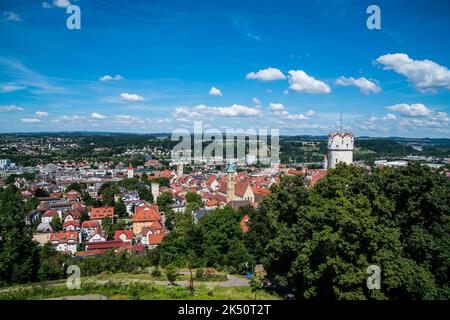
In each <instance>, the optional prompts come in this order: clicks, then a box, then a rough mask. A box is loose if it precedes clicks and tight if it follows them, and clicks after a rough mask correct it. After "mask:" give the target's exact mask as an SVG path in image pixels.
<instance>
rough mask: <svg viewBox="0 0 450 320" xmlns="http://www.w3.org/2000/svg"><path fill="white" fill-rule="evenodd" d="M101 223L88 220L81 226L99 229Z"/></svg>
mask: <svg viewBox="0 0 450 320" xmlns="http://www.w3.org/2000/svg"><path fill="white" fill-rule="evenodd" d="M99 225H100V224H99V222H98V221H96V220H86V221H83V223H82V224H81V227H82V228H98V227H99Z"/></svg>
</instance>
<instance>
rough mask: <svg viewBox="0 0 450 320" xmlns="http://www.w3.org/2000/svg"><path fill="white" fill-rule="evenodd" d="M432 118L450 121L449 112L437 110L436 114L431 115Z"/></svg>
mask: <svg viewBox="0 0 450 320" xmlns="http://www.w3.org/2000/svg"><path fill="white" fill-rule="evenodd" d="M431 119H432V120H434V121H439V122H450V117H449V116H448V114H447V112H437V113H436V115H435V116H433V117H431Z"/></svg>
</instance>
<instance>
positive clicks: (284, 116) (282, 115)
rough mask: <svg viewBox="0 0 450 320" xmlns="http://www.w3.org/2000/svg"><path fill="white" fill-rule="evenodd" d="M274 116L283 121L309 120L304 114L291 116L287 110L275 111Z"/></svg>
mask: <svg viewBox="0 0 450 320" xmlns="http://www.w3.org/2000/svg"><path fill="white" fill-rule="evenodd" d="M274 114H275V115H276V116H277V117H279V118H281V119H287V120H308V119H309V118H308V117H307V116H305V115H304V114H303V113H299V114H290V113H289V112H288V111H286V110H281V111H275V112H274Z"/></svg>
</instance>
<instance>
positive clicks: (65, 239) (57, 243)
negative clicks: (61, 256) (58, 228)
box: [50, 231, 78, 255]
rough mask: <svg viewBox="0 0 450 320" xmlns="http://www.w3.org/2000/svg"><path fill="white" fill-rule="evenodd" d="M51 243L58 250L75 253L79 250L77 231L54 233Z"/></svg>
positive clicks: (51, 235)
mask: <svg viewBox="0 0 450 320" xmlns="http://www.w3.org/2000/svg"><path fill="white" fill-rule="evenodd" d="M50 243H51V244H52V245H53V246H54V248H55V250H56V251H59V252H70V253H71V254H72V255H74V254H75V253H76V252H77V244H78V233H77V232H75V231H67V232H58V233H52V234H50Z"/></svg>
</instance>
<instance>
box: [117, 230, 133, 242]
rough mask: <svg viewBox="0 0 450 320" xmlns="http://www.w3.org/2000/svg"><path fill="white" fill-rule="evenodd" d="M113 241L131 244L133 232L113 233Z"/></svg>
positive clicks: (118, 231) (121, 231) (119, 231)
mask: <svg viewBox="0 0 450 320" xmlns="http://www.w3.org/2000/svg"><path fill="white" fill-rule="evenodd" d="M114 240H121V241H122V242H130V243H131V242H132V241H133V230H117V231H116V232H114Z"/></svg>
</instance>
